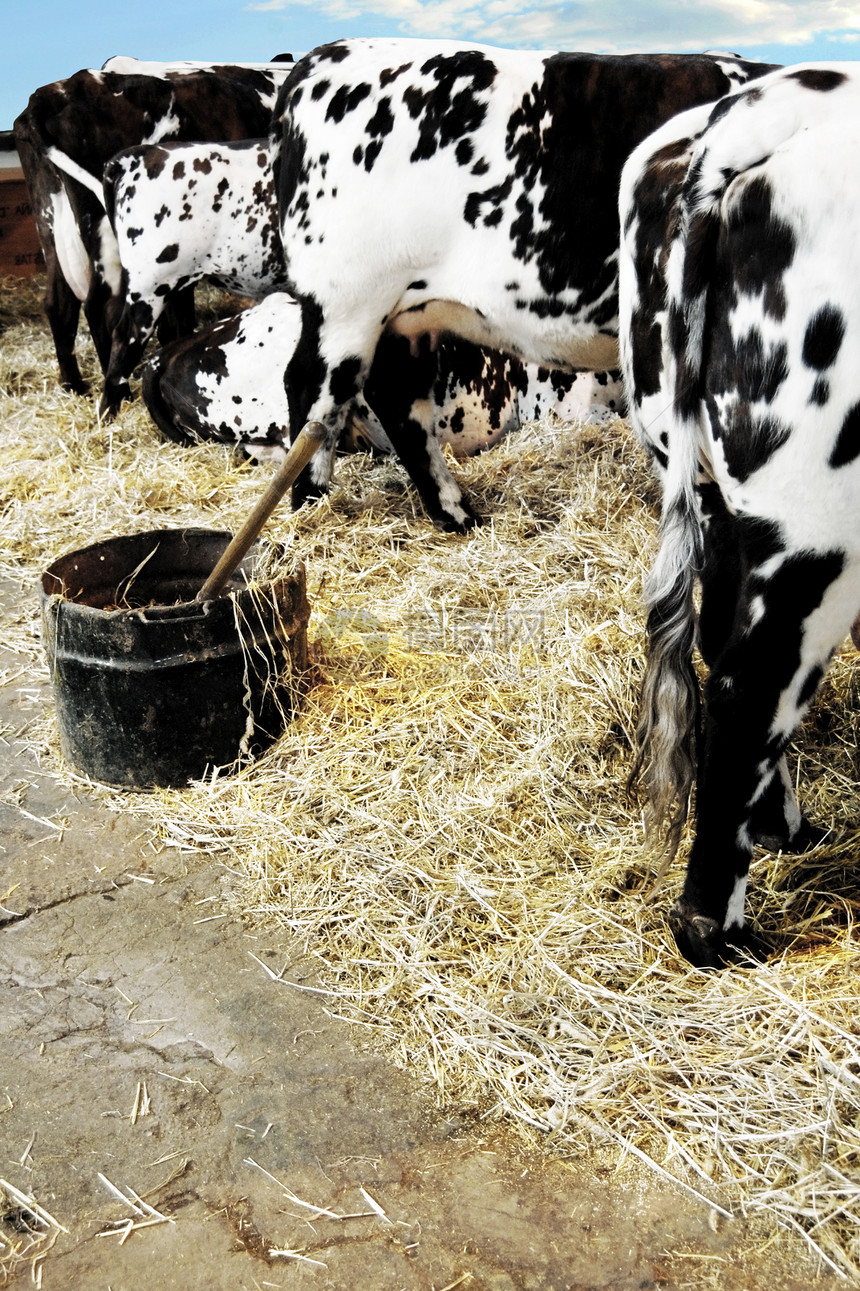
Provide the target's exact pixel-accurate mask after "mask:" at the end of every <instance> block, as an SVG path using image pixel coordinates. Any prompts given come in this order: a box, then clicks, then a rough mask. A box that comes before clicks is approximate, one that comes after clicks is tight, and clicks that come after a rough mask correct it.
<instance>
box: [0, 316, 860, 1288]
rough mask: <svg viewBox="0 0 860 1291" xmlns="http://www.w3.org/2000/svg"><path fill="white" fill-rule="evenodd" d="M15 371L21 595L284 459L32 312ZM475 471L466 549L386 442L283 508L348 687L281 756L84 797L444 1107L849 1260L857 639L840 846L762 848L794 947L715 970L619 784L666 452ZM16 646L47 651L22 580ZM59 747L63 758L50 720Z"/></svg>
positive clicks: (579, 444)
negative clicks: (441, 529) (199, 438)
mask: <svg viewBox="0 0 860 1291" xmlns="http://www.w3.org/2000/svg"><path fill="white" fill-rule="evenodd" d="M89 363H90V370H91V371H92V356H91V355H89ZM0 386H2V388H3V389H4V390H5V391H6V394H5V395H3V397H2V424H3V426H4V433H3V442H2V445H0V458H2V469H1V470H0V478H2V481H3V485H2V488H3V494H2V526H3V547H4V549H5V552H6V556H5V567H6V569H7V570H13V571H16V572H23V573H26V578H27V581H28V584H29V585H31V586H33V585H34V584H35V580H36V576H37V574H38V573H39V572H40V571H41V569H43V568H44V567H45V565H46V564H47V563H49V562H50V561H51V560H52V559H54V558H55V557H56V556H58V555H60V554H61V553H62V552H64V551H67V550H69V549H71V548H73V547H77V546H81V545H83V544H84V543H87V542H90V541H95V540H98V539H102V538H106V537H114V536H117V535H119V534H121V533H129V532H133V531H135V530H139V529H145V528H154V527H158V526H165V527H175V526H179V525H183V524H186V523H193V524H203V525H208V526H211V527H213V528H221V527H226V528H232V527H234V526H236V525H237V524H238V522H239V521H240V520H241V519H243V518H244V516H245V515H246V514H247V512H248V511H249V510H250V508H251V506H252V505H253V503H254V501H256V499H257V497H258V496H259V493H260V491H261V488H262V482H263V473H262V472H260V471H258V470H256V469H255V468H253V467H250V466H247V465H242V464H240V463H237V462H236V461H235V460H233V459H232V458H231V455H230V452H229V450H228V449H226V448H224V447H223V446H201V447H198V448H194V449H183V448H179V447H178V446H176V445H164V444H160V443H159V442H158V441H157V439H156V436H155V432H154V430H153V428H152V426H151V424H150V422H149V421H148V418H147V416H146V414H145V411H144V409H143V408H142V406H141V405H140V403H139V402H138V403H137V404H135V405H132V406H129V407H128V408H127V409H126V410H124V411H123V413H122V414H121V416H120V418H119V420H118V421H117V422H116V423H115V424H114V425H113V426H111V427H104V426H100V425H99V424H98V421H97V419H96V416H95V413H94V402H95V401H94V400H93V401H85V400H82V399H76V398H73V397H68V396H64V395H61V394H60V393H59V392H58V391H57V390H56V387H55V384H54V367H53V359H52V354H51V350H50V345H49V341H48V338H47V331H46V329H45V328H44V326H40V325H38V324H35V323H31V322H29V321H27V320H24V321H22V322H21V324H20V325H19V326H18V327H16V328H13V329H12V331H10V332H7V334H6V336H5V337H4V344H3V356H2V371H0ZM455 469H456V471H457V474H458V476H459V478H460V479H461V480H462V481H463V483H464V484H465V486H466V488H467V489H468V491H469V494H470V496H471V498H472V499H473V501H474V503H475V505H476V506H477V509H478V511H479V513H480V514H482V515H483V516H484V517H486V522H485V524H484V526H483V527H482V528H481V529H480V530H479V531H477V532H475V533H473V534H471V535H469V536H468V537H465V538H462V537H451V536H447V535H443V534H440V533H437V532H436V531H435V530H434V529H433V528H432V527H431V526H430V524H429V523H428V522H427V521H426V519H425V518H424V516H423V514H422V512H421V508H420V504H419V503H418V502H417V500H416V498H415V496H414V494H413V492H412V491H411V490H410V488H409V487H408V486H407V484H406V481H405V476H404V474H403V473H402V471H401V470H400V469H399V468H398V467H397V466H396V465H394V464H391V463H385V462H383V463H381V464H380V463H373V462H371V461H370V460H369V459H368V458H367V457H365V456H356V457H354V458H351V459H341V460H340V461H339V464H338V474H337V481H336V487H335V488H334V489H333V491H332V493H331V495H330V498H329V499H327V500H324V501H322V502H320V503H319V504H318V505H317V506H315V507H314V508H312V509H306V510H304V511H303V512H301V513H300V514H298V515H292V514H291V513H290V512H289V510H288V509H287V508H286V507H284V508H283V509H282V510H281V511H279V512H278V513H277V514H276V515H275V517H274V518H273V519H272V521H271V522H270V525H269V533H270V534H271V536H272V537H273V538H275V539H278V540H279V541H281V542H283V543H285V544H286V546H287V549H288V552H289V553H293V554H299V555H301V556H302V557H303V558H304V559H305V561H306V563H307V569H308V592H309V596H310V599H311V603H312V606H313V614H312V618H311V624H310V635H311V637H312V639H313V640H314V641H315V645H316V657H317V662H318V664H319V666H320V668H321V669H322V672H323V674H324V681H323V682H322V683H321V684H320V685H319V686H318V687H317V688H316V689H315V690H314V691H313V692H312V694H311V695H310V696H309V699H308V701H307V704H306V707H305V710H304V713H303V715H302V716H301V718H300V719H299V720H297V721H296V722H295V723H294V724H293V726H292V727H291V728H290V729H289V730H288V731H287V733H286V734H285V735H284V736H283V738H282V739H281V740H280V741H279V742H278V743H277V744H276V745H275V746H274V748H273V749H272V750H271V751H270V752H269V753H268V754H267V755H266V756H265V757H263V758H262V759H261V760H259V761H258V762H257V763H256V764H255V765H253V766H252V767H250V768H248V769H246V770H245V771H243V772H242V773H241V774H240V775H238V776H236V777H233V778H216V779H214V780H211V781H208V782H206V783H200V784H196V785H194V786H192V787H191V788H189V789H188V790H185V791H181V792H179V791H176V792H160V793H157V794H152V795H120V794H116V793H112V792H111V791H109V790H105V789H101V790H96V789H94V792H100V793H101V794H102V795H103V797H104V800H105V802H106V803H108V804H110V805H113V806H115V807H116V808H117V809H123V808H129V807H130V808H132V809H133V810H135V811H137V812H143V813H148V814H149V815H150V817H151V818H152V820H153V821H154V822H155V824H156V826H157V829H158V831H159V833H160V836H161V838H162V839H163V840H164V842H165V843H166V844H167V845H170V846H175V847H177V848H189V849H193V848H202V849H206V850H207V851H213V850H214V851H216V852H217V853H218V854H220V856H221V857H222V858H223V860H224V863H225V865H227V866H228V867H229V869H230V870H231V871H232V873H233V875H234V876H235V877H236V880H237V883H236V885H235V888H234V890H235V891H236V893H237V900H238V901H239V902H240V906H241V909H242V910H243V912H245V913H246V914H247V916H248V917H249V918H250V919H253V920H255V921H262V922H263V923H265V922H267V921H268V922H277V923H278V924H280V925H283V926H285V927H287V928H288V929H289V930H290V931H291V932H292V933H293V934H294V935H295V937H296V938H297V941H298V943H299V944H301V945H303V946H304V947H306V948H307V951H308V952H309V953H311V954H312V955H313V956H315V957H316V959H317V961H318V962H319V963H321V965H322V966H323V968H322V974H321V976H322V980H323V982H324V984H325V986H326V988H327V989H328V990H330V991H331V993H332V1000H333V1002H334V1008H335V1010H336V1011H337V1012H339V1013H341V1014H343V1015H345V1016H347V1017H349V1018H351V1019H355V1020H358V1021H361V1022H363V1023H365V1024H367V1025H368V1026H369V1027H371V1028H375V1030H376V1032H377V1033H378V1035H379V1036H380V1037H382V1038H383V1039H384V1041H385V1043H386V1045H387V1046H388V1048H389V1049H390V1050H391V1051H393V1052H396V1053H398V1054H399V1055H400V1059H401V1061H402V1062H404V1063H408V1064H409V1065H410V1066H411V1067H413V1068H415V1069H419V1070H423V1071H424V1072H426V1073H428V1074H429V1075H430V1076H432V1079H433V1080H434V1081H435V1082H436V1083H437V1085H438V1089H439V1095H440V1098H444V1099H446V1100H454V1099H456V1100H458V1101H460V1102H471V1103H473V1104H474V1105H475V1106H476V1107H477V1108H478V1109H479V1110H480V1113H481V1114H482V1115H484V1116H486V1117H500V1118H506V1119H507V1120H509V1121H512V1122H515V1123H517V1124H519V1125H521V1126H524V1127H528V1128H530V1129H533V1130H534V1131H539V1132H540V1133H541V1134H542V1135H544V1136H545V1137H546V1139H547V1141H548V1142H549V1143H551V1145H552V1148H553V1150H555V1151H556V1152H558V1153H560V1154H562V1155H569V1156H575V1155H577V1154H579V1153H582V1152H585V1151H588V1150H590V1149H592V1148H593V1147H594V1145H595V1144H604V1145H605V1144H613V1145H619V1146H621V1147H623V1149H624V1150H625V1151H627V1152H629V1153H632V1154H634V1155H636V1156H638V1157H639V1158H640V1159H646V1160H647V1161H648V1163H649V1166H650V1167H651V1168H654V1169H656V1170H658V1171H659V1172H661V1173H663V1174H665V1175H670V1176H672V1177H673V1178H676V1179H678V1180H679V1181H680V1182H681V1183H682V1184H683V1186H685V1187H687V1188H690V1189H692V1190H694V1191H695V1192H696V1193H697V1194H699V1195H700V1196H704V1197H705V1198H707V1199H708V1201H709V1202H710V1203H711V1204H712V1205H713V1206H714V1207H715V1209H716V1211H717V1212H719V1211H725V1212H731V1213H741V1212H742V1213H746V1214H752V1213H755V1212H759V1213H761V1212H766V1213H768V1214H769V1215H770V1216H772V1217H776V1218H777V1219H778V1220H779V1222H780V1223H781V1224H782V1225H784V1226H786V1227H789V1228H792V1229H794V1230H795V1231H797V1232H798V1233H800V1234H801V1235H802V1236H803V1238H804V1239H805V1241H806V1242H807V1243H808V1244H809V1245H810V1246H811V1247H812V1248H813V1249H814V1250H815V1251H816V1252H818V1253H819V1255H820V1257H821V1259H822V1260H823V1261H824V1262H825V1263H826V1264H828V1265H829V1266H830V1267H831V1268H835V1269H837V1270H839V1271H840V1272H842V1273H843V1274H845V1275H846V1276H849V1277H851V1276H854V1277H857V1276H860V1170H858V1165H860V1157H859V1156H858V1153H860V1046H858V1041H860V1020H858V1011H857V1008H856V1003H855V1001H856V995H857V989H858V988H857V983H858V970H860V951H858V943H857V938H856V936H855V933H854V916H855V913H856V910H857V882H856V879H855V877H854V874H853V862H854V858H855V856H856V852H857V845H858V835H857V832H856V831H854V830H853V822H854V821H855V820H857V819H858V817H860V810H858V809H860V800H858V798H860V795H858V784H857V781H858V777H857V766H856V749H857V734H858V731H857V726H858V712H860V705H858V702H857V698H858V695H857V692H858V680H857V677H858V672H857V666H856V664H857V656H856V653H855V652H854V651H853V650H851V649H850V646H849V644H848V643H846V648H845V651H844V653H843V654H841V655H840V657H839V658H838V659H837V660H836V661H835V664H834V667H833V669H832V671H831V673H830V675H829V677H828V680H827V682H826V685H825V688H824V691H823V694H822V696H821V698H820V701H819V702H818V704H817V706H816V710H815V713H814V715H813V717H812V718H811V719H810V720H809V722H808V723H807V726H806V728H805V730H804V732H803V734H802V738H801V739H799V740H798V742H797V747H796V748H795V749H794V750H793V759H794V760H795V762H796V765H797V777H798V784H799V787H800V791H801V794H802V798H803V801H804V804H805V807H806V809H807V812H808V814H809V815H810V816H811V818H812V819H814V820H815V821H817V822H820V823H825V824H827V825H830V826H832V828H833V835H832V840H833V841H827V842H825V844H824V845H822V846H820V847H819V848H817V849H816V850H815V851H814V852H813V853H811V854H809V855H807V856H805V857H802V858H797V857H788V856H783V855H770V854H761V853H759V854H757V856H756V860H755V863H754V866H753V871H752V876H751V884H750V905H751V909H752V912H753V914H754V917H755V920H756V922H757V923H758V924H759V926H760V927H761V929H762V931H763V932H764V933H765V934H766V935H767V934H768V933H771V934H773V935H775V936H776V939H777V941H778V944H779V945H780V946H781V947H783V948H784V949H783V950H782V952H781V953H780V954H778V955H776V956H775V957H774V958H773V959H772V961H771V962H770V963H769V964H767V965H764V966H749V967H742V968H736V969H732V970H727V971H725V972H723V973H719V974H712V975H706V974H702V973H698V972H695V971H692V970H691V969H690V968H689V967H688V966H687V965H686V964H685V963H684V962H683V961H682V960H681V959H680V958H679V956H678V955H677V953H676V951H675V949H674V945H673V942H672V938H671V935H670V933H669V930H668V926H667V922H666V918H665V911H666V908H667V906H668V904H669V902H670V898H671V895H672V893H673V892H674V890H675V889H676V888H677V886H678V883H679V880H680V876H681V874H682V865H683V861H682V860H679V861H678V863H677V865H676V867H675V868H673V870H672V871H671V872H670V874H669V876H668V879H667V888H666V889H664V890H663V891H662V892H661V893H660V894H659V896H658V897H657V899H656V901H655V902H654V903H649V902H648V901H647V900H646V894H647V892H648V889H649V887H650V886H651V883H652V881H653V876H654V867H653V866H651V865H649V863H648V861H647V858H645V857H644V856H643V850H642V848H643V843H642V825H641V807H640V804H637V803H636V802H631V801H629V800H628V798H627V797H626V795H625V789H624V785H625V779H626V776H627V773H628V770H629V766H630V731H631V726H632V724H633V721H634V714H635V707H636V696H637V690H638V684H639V679H640V676H641V672H642V666H643V662H642V651H643V644H644V633H643V624H642V614H641V612H640V606H639V588H640V585H641V579H642V575H643V572H644V570H645V569H646V568H647V565H648V563H649V560H650V558H651V554H652V552H653V544H654V536H655V527H656V526H655V519H654V511H655V503H656V494H655V491H654V487H653V485H652V483H651V481H650V477H649V474H648V471H647V467H646V466H645V463H644V461H643V458H642V456H641V454H640V452H639V450H638V448H637V446H636V445H635V443H634V442H633V440H632V437H631V435H630V432H629V430H628V428H627V427H626V425H625V423H623V422H621V421H615V422H612V423H610V424H608V425H607V426H603V427H594V426H578V425H574V424H567V425H561V424H549V423H543V424H536V425H533V426H530V427H528V428H526V429H524V430H523V431H522V432H521V433H520V434H518V435H516V436H514V437H512V438H510V439H509V440H508V441H506V442H504V443H503V444H502V445H500V446H499V447H498V448H496V449H494V450H493V451H492V452H491V453H488V454H486V455H485V456H483V457H479V458H475V459H472V460H470V461H467V462H465V463H461V464H458V465H457V466H456V468H455ZM19 648H21V649H22V650H26V651H29V652H30V655H31V657H32V660H33V664H32V666H33V667H34V669H36V668H41V666H42V665H41V660H40V658H39V653H38V629H37V626H36V619H35V605H34V603H31V602H29V601H28V604H27V607H26V612H24V613H22V618H21V623H20V646H19ZM43 739H44V747H45V751H46V756H48V757H56V752H55V748H54V734H53V728H52V725H51V720H50V718H47V719H46V722H45V727H44V732H43ZM62 773H63V774H69V771H68V770H66V771H64V772H62Z"/></svg>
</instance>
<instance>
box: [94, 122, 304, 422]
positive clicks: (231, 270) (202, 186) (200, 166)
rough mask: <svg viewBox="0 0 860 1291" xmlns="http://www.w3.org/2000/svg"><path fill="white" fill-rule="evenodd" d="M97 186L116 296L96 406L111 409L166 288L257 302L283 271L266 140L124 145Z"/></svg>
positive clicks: (122, 394)
mask: <svg viewBox="0 0 860 1291" xmlns="http://www.w3.org/2000/svg"><path fill="white" fill-rule="evenodd" d="M104 193H105V206H106V208H107V213H108V217H109V219H110V222H111V226H112V228H113V231H114V235H115V237H116V240H117V247H118V250H119V258H120V263H121V265H122V286H121V293H122V296H123V302H124V303H123V308H122V313H121V315H120V317H119V320H118V322H117V324H116V326H115V327H114V330H113V337H112V342H111V352H110V361H109V363H108V368H107V372H106V374H105V386H104V394H103V396H102V403H101V411H102V413H103V414H107V415H111V414H113V413H115V412H116V411H117V409H118V407H119V405H120V403H121V402H122V400H123V398H125V397H126V396H127V395H128V377H129V376H130V375H131V373H132V372H133V371H134V369H135V367H136V366H137V364H138V362H139V360H140V357H141V355H142V354H143V350H144V347H145V345H146V342H147V341H148V340H149V337H150V336H151V335H152V333H153V331H154V330H155V327H156V324H157V323H158V321H159V319H160V317H161V315H162V312H163V310H164V307H165V303H166V301H167V300H168V299H169V298H170V296H171V295H172V294H173V293H174V292H176V291H178V290H182V289H185V288H188V287H191V286H193V285H194V283H196V282H199V281H200V280H201V279H202V278H210V279H213V280H214V281H216V282H218V283H219V284H220V285H221V286H222V287H224V288H226V289H227V290H228V291H232V292H235V293H237V294H239V295H242V296H248V297H251V298H252V299H258V298H260V297H261V296H264V295H266V294H267V293H268V292H270V291H275V290H277V289H278V288H281V287H283V286H284V279H285V270H284V257H283V253H282V251H281V238H280V234H279V232H278V219H277V204H276V202H275V194H274V182H273V176H272V165H271V155H270V149H269V142H268V139H256V140H246V141H242V142H240V143H226V144H208V143H165V144H143V145H140V146H138V147H136V148H127V149H125V150H123V151H122V152H120V153H117V155H116V156H115V157H112V158H111V160H110V161H109V162H108V163H107V165H106V166H105V171H104ZM279 379H280V380H281V381H282V376H281V377H280V378H279Z"/></svg>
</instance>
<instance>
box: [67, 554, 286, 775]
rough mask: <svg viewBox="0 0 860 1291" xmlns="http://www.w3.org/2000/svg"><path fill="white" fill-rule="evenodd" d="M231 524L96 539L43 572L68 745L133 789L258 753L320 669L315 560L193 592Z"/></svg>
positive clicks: (246, 573) (93, 768)
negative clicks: (312, 644) (308, 571)
mask: <svg viewBox="0 0 860 1291" xmlns="http://www.w3.org/2000/svg"><path fill="white" fill-rule="evenodd" d="M229 541H230V534H228V533H218V532H213V531H212V530H209V529H178V530H177V529H167V530H156V531H154V532H150V533H142V534H134V535H132V536H130V537H125V538H114V539H112V540H110V541H108V542H102V543H96V544H94V545H93V546H91V547H84V548H82V549H81V550H80V551H73V552H70V553H69V555H67V556H62V557H61V558H60V559H59V560H56V561H55V562H54V563H53V564H52V565H51V566H50V567H49V568H48V569H47V570H46V571H45V573H44V574H43V575H42V584H41V608H42V632H43V641H44V645H45V651H46V653H47V656H48V664H49V667H50V671H51V682H52V685H53V691H54V699H55V703H56V709H57V718H58V724H59V731H60V745H61V748H62V751H63V756H64V757H65V758H67V759H68V761H69V762H71V763H72V764H73V765H74V766H75V767H77V768H78V769H79V770H80V771H83V772H84V773H85V774H86V775H88V776H90V777H91V778H92V779H94V780H100V781H102V782H104V783H105V784H110V785H116V786H118V787H121V788H126V789H149V788H153V787H155V786H157V785H163V786H167V785H173V786H180V785H185V784H187V783H188V781H189V780H193V779H199V778H200V777H202V776H204V775H206V774H207V773H209V772H211V771H212V770H213V769H214V768H216V767H217V768H228V769H231V770H232V769H235V768H236V767H238V766H239V765H241V764H242V763H244V762H247V761H250V760H251V759H252V758H253V756H254V755H255V754H258V753H259V752H261V751H262V750H263V749H265V748H266V747H267V746H268V745H269V744H271V743H272V741H273V740H274V739H276V738H277V736H278V735H280V734H281V733H282V731H283V730H284V727H285V724H286V722H287V721H288V720H289V718H290V717H291V716H292V715H293V714H294V713H295V711H296V709H297V708H298V706H299V704H300V703H301V696H302V694H303V693H304V690H305V689H306V686H307V680H308V676H309V669H308V647H307V622H308V618H309V615H310V606H309V605H308V601H307V596H306V589H305V575H304V569H303V568H301V567H299V568H298V569H297V571H296V572H295V574H293V575H290V576H289V577H287V578H281V579H278V580H275V581H270V582H261V583H260V584H255V585H253V586H249V580H251V579H252V578H253V576H254V571H255V568H256V564H257V549H256V548H252V550H251V551H250V552H249V554H248V555H247V556H246V557H245V560H244V561H243V562H242V564H241V565H240V567H239V569H238V570H237V572H236V574H235V576H234V578H233V580H232V582H231V584H230V586H229V587H228V588H227V590H226V592H225V593H224V594H223V595H222V596H220V597H218V598H216V599H214V600H211V601H205V602H200V601H197V600H195V599H194V598H195V596H196V594H197V592H198V591H199V589H200V587H201V586H202V584H203V582H204V581H205V579H206V577H207V575H208V574H209V573H210V572H211V571H212V569H213V567H214V565H215V563H216V562H217V560H218V558H219V557H220V555H221V554H222V552H223V551H224V550H225V548H226V547H227V544H228V543H229Z"/></svg>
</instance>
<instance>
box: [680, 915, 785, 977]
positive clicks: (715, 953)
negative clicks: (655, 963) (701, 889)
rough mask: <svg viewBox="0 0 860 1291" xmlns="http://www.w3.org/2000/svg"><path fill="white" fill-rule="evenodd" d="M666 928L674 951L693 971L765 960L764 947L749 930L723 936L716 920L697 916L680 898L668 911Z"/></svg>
mask: <svg viewBox="0 0 860 1291" xmlns="http://www.w3.org/2000/svg"><path fill="white" fill-rule="evenodd" d="M669 926H670V928H671V929H672V933H673V935H674V938H675V944H676V945H677V947H678V950H679V951H680V952H681V954H682V955H683V956H684V958H685V959H686V960H687V961H688V962H689V963H690V964H692V965H693V967H694V968H709V969H714V968H726V967H727V966H728V965H729V964H734V963H737V962H738V961H739V960H740V959H742V958H748V957H751V958H753V959H756V960H759V961H760V962H761V961H764V960H765V959H766V958H767V952H768V950H769V947H768V945H767V943H766V942H765V941H764V940H763V938H761V937H760V936H758V935H757V934H756V933H754V932H753V931H752V930H751V929H750V928H749V927H747V926H744V927H743V928H731V929H730V930H729V932H727V933H726V932H724V931H723V929H722V928H721V927H720V925H719V924H718V923H717V921H716V919H711V918H710V917H709V916H708V915H704V914H697V913H696V912H695V911H694V910H693V908H692V906H690V905H688V903H687V902H686V901H684V899H683V898H681V899H680V900H679V901H677V902H676V903H675V905H674V906H673V907H672V909H671V910H670V911H669Z"/></svg>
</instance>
